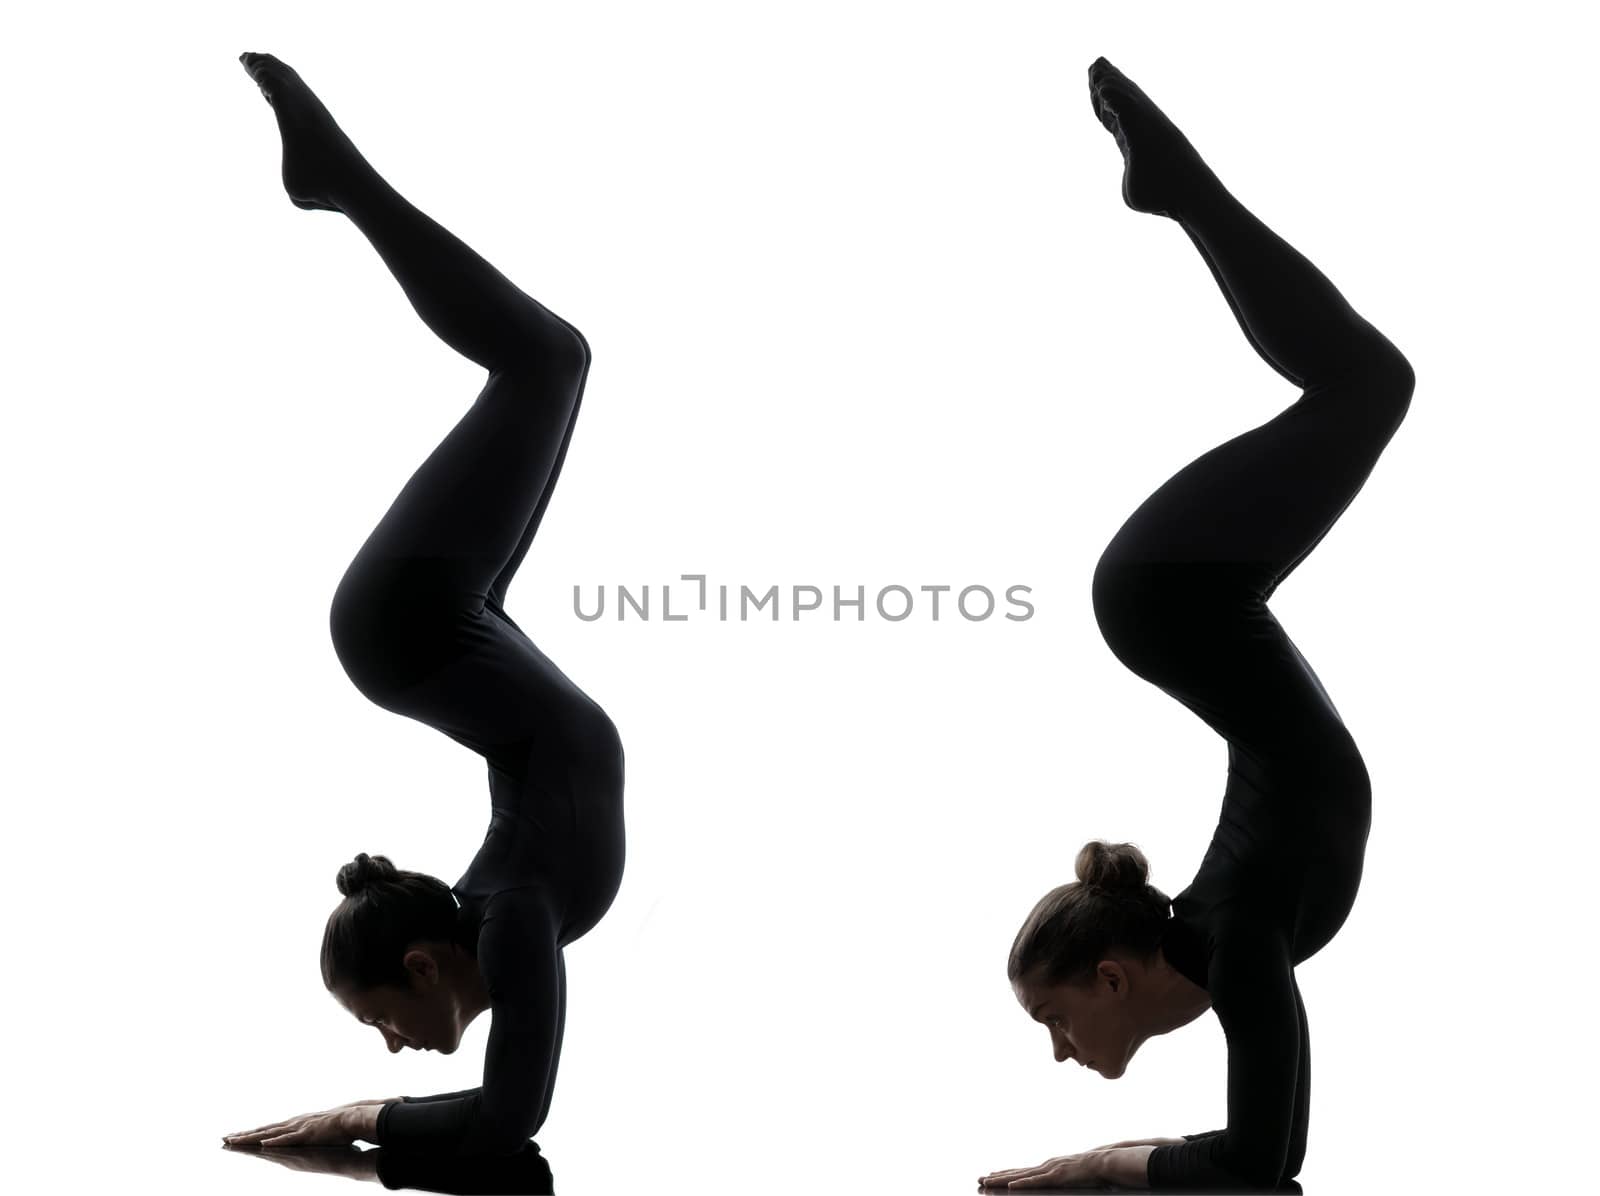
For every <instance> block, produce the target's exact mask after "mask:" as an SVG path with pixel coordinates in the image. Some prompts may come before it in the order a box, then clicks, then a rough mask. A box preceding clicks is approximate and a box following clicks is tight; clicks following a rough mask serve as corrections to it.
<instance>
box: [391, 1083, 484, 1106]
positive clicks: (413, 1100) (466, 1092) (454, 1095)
mask: <svg viewBox="0 0 1600 1196" xmlns="http://www.w3.org/2000/svg"><path fill="white" fill-rule="evenodd" d="M482 1093H483V1088H482V1087H481V1086H480V1087H478V1088H463V1089H462V1090H461V1091H460V1092H440V1093H437V1094H436V1095H434V1096H402V1097H401V1098H400V1099H401V1100H403V1101H405V1102H406V1104H408V1105H425V1104H428V1103H429V1102H430V1101H436V1100H459V1099H460V1098H461V1097H463V1096H479V1095H481V1094H482Z"/></svg>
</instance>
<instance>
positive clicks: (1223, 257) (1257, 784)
mask: <svg viewBox="0 0 1600 1196" xmlns="http://www.w3.org/2000/svg"><path fill="white" fill-rule="evenodd" d="M1090 81H1091V90H1092V91H1093V92H1094V95H1095V100H1096V110H1097V112H1099V113H1100V115H1101V119H1102V120H1103V121H1105V122H1106V123H1107V125H1108V127H1111V128H1112V129H1113V132H1116V133H1117V134H1118V140H1119V144H1120V143H1124V140H1125V137H1124V134H1125V133H1126V134H1127V137H1126V140H1127V141H1130V142H1132V143H1133V148H1134V152H1133V160H1134V162H1135V164H1136V167H1137V169H1138V170H1139V171H1142V172H1143V173H1142V175H1140V176H1139V177H1138V179H1137V180H1135V175H1134V174H1133V173H1131V172H1130V174H1129V175H1128V176H1126V178H1127V179H1128V181H1129V182H1134V181H1137V182H1138V183H1139V184H1142V186H1143V187H1144V189H1145V193H1146V194H1148V195H1153V196H1155V197H1157V198H1158V199H1160V200H1161V201H1162V202H1165V199H1166V196H1165V195H1163V188H1165V189H1167V193H1168V194H1170V198H1171V201H1172V203H1171V206H1172V208H1173V210H1171V211H1167V210H1165V209H1164V208H1161V207H1150V206H1146V207H1144V208H1143V209H1142V210H1156V211H1161V212H1162V214H1163V215H1171V216H1172V217H1173V218H1174V219H1176V220H1177V221H1178V223H1179V225H1180V226H1181V227H1182V228H1183V229H1184V231H1185V232H1186V233H1187V234H1188V235H1189V238H1190V240H1192V241H1193V242H1194V245H1195V247H1196V248H1197V249H1198V250H1199V251H1200V254H1201V256H1202V257H1203V258H1204V259H1205V262H1206V264H1207V266H1209V267H1210V269H1211V273H1212V276H1213V277H1214V278H1215V279H1216V281H1217V285H1218V286H1219V287H1221V289H1222V293H1223V295H1224V297H1225V298H1226V299H1227V301H1228V304H1229V306H1230V307H1231V308H1232V309H1233V312H1234V315H1235V316H1236V317H1237V318H1238V320H1239V325H1240V327H1241V328H1242V329H1243V330H1244V334H1245V337H1246V338H1247V339H1248V340H1249V342H1250V344H1251V345H1252V346H1253V347H1254V348H1255V350H1256V352H1257V353H1259V354H1260V355H1261V357H1262V358H1263V359H1264V360H1265V361H1266V362H1267V364H1269V365H1270V366H1272V367H1273V368H1274V369H1275V370H1277V371H1278V372H1279V373H1280V374H1282V375H1283V376H1284V377H1285V378H1287V379H1289V381H1291V382H1293V383H1294V384H1295V385H1296V386H1299V387H1301V388H1302V389H1303V393H1302V394H1301V395H1300V397H1299V399H1298V400H1296V401H1295V402H1294V403H1293V404H1291V405H1290V406H1289V407H1288V408H1286V409H1285V410H1284V411H1282V412H1281V413H1280V414H1279V415H1277V416H1276V417H1275V418H1273V419H1271V420H1268V421H1267V422H1266V423H1264V424H1262V425H1261V426H1260V427H1257V428H1253V429H1251V430H1250V431H1248V432H1245V433H1244V434H1242V435H1240V436H1236V437H1234V438H1233V439H1232V440H1229V441H1227V442H1226V443H1224V444H1221V445H1219V446H1218V447H1216V448H1214V449H1212V450H1211V451H1210V452H1208V453H1205V454H1204V455H1202V456H1201V457H1199V458H1198V459H1197V460H1195V461H1193V462H1191V463H1190V464H1189V465H1187V466H1185V467H1184V468H1183V469H1181V470H1180V471H1179V472H1178V473H1177V474H1175V475H1174V476H1173V477H1172V478H1171V479H1169V480H1168V481H1167V482H1166V483H1165V484H1163V485H1162V486H1161V487H1160V488H1159V489H1158V490H1156V492H1155V493H1154V494H1152V495H1151V496H1150V497H1149V498H1148V499H1146V500H1145V501H1144V502H1143V503H1142V504H1141V505H1140V506H1139V508H1138V509H1137V510H1136V511H1134V513H1133V514H1132V515H1131V516H1130V517H1129V518H1128V520H1127V522H1126V523H1124V524H1123V526H1122V527H1121V529H1120V530H1119V531H1118V532H1117V533H1116V535H1115V536H1114V537H1113V538H1112V540H1111V543H1110V544H1109V545H1108V546H1107V548H1106V550H1105V552H1104V554H1103V555H1102V556H1101V558H1100V561H1099V565H1098V567H1097V568H1096V570H1095V575H1094V591H1093V592H1094V609H1095V615H1096V618H1097V620H1098V622H1099V624H1100V629H1101V631H1102V633H1103V634H1104V636H1105V639H1106V642H1107V644H1108V645H1109V646H1110V647H1111V649H1112V651H1113V652H1114V653H1115V654H1116V655H1117V657H1118V659H1120V660H1121V661H1122V662H1123V663H1124V664H1125V665H1127V666H1128V668H1130V669H1132V670H1133V671H1134V672H1135V673H1136V674H1138V675H1139V676H1140V677H1143V678H1144V679H1146V680H1147V681H1149V682H1151V683H1152V684H1154V685H1157V686H1159V687H1160V688H1161V689H1162V690H1164V691H1165V692H1166V693H1168V694H1170V695H1171V696H1172V697H1174V698H1176V699H1177V700H1178V701H1180V702H1182V703H1183V704H1184V705H1185V706H1187V707H1188V708H1189V709H1190V710H1192V711H1194V713H1195V714H1197V715H1199V716H1200V718H1202V719H1204V720H1205V721H1206V723H1208V724H1209V725H1210V726H1211V727H1212V728H1213V729H1215V730H1216V731H1217V733H1218V734H1219V735H1221V736H1222V737H1223V738H1224V739H1225V740H1226V741H1227V743H1228V780H1227V788H1226V790H1225V792H1224V795H1223V800H1222V810H1221V816H1220V818H1219V820H1218V825H1217V830H1216V833H1215V835H1214V836H1213V838H1212V841H1211V844H1210V847H1209V848H1208V850H1207V852H1206V854H1205V858H1204V859H1203V860H1202V862H1201V865H1200V868H1199V871H1198V873H1197V875H1196V876H1195V878H1194V880H1193V882H1191V884H1190V885H1189V886H1188V887H1187V888H1186V889H1184V890H1183V892H1181V893H1179V894H1178V896H1177V897H1175V898H1174V899H1173V902H1172V907H1173V917H1172V918H1171V919H1170V920H1169V922H1168V924H1167V927H1166V930H1165V934H1164V940H1163V946H1164V948H1165V950H1166V952H1167V957H1168V959H1169V960H1170V961H1171V962H1172V963H1173V965H1174V966H1175V967H1176V968H1178V970H1179V971H1180V972H1182V973H1183V974H1184V975H1185V976H1187V977H1188V978H1189V979H1190V980H1192V981H1194V982H1195V983H1197V984H1201V985H1203V986H1205V987H1206V988H1207V990H1208V992H1209V993H1210V994H1211V997H1212V1004H1213V1008H1214V1010H1215V1012H1216V1014H1217V1016H1218V1019H1219V1020H1220V1021H1221V1022H1222V1024H1223V1029H1224V1031H1225V1032H1226V1033H1227V1035H1228V1039H1229V1063H1228V1126H1227V1129H1226V1130H1221V1131H1215V1132H1212V1133H1209V1134H1203V1135H1193V1136H1192V1137H1191V1140H1190V1141H1188V1142H1186V1143H1184V1144H1183V1145H1178V1146H1161V1147H1158V1148H1156V1150H1155V1152H1154V1153H1153V1154H1152V1155H1151V1156H1150V1160H1149V1180H1150V1184H1151V1186H1152V1187H1153V1188H1156V1189H1157V1190H1161V1189H1163V1188H1189V1187H1195V1186H1204V1185H1220V1186H1239V1185H1246V1184H1247V1185H1256V1186H1274V1185H1276V1184H1278V1183H1280V1182H1286V1181H1288V1180H1290V1179H1292V1178H1293V1176H1294V1175H1295V1174H1296V1173H1297V1172H1298V1171H1299V1169H1300V1165H1301V1161H1302V1159H1303V1156H1304V1152H1305V1146H1306V1132H1307V1124H1308V1119H1309V1102H1310V1046H1309V1029H1308V1023H1307V1019H1306V1013H1305V1006H1304V1003H1303V1002H1302V1001H1301V999H1300V992H1299V986H1298V984H1297V982H1296V980H1295V977H1294V973H1293V968H1294V966H1295V965H1296V964H1299V963H1301V962H1302V961H1304V960H1305V959H1307V958H1309V957H1310V956H1311V955H1313V954H1315V953H1316V952H1317V951H1318V950H1320V949H1321V948H1322V947H1323V946H1324V945H1325V944H1326V943H1327V942H1328V940H1329V939H1331V938H1332V937H1333V935H1334V934H1335V933H1336V932H1337V931H1338V929H1339V927H1340V926H1341V925H1343V923H1344V921H1345V919H1346V917H1347V916H1348V914H1349V912H1350V909H1351V907H1352V905H1353V903H1354V901H1355V896H1356V891H1357V889H1358V887H1359V885H1360V881H1361V871H1362V862H1363V856H1364V853H1365V848H1366V841H1367V835H1368V830H1369V827H1370V825H1371V798H1372V787H1371V780H1370V778H1369V776H1368V773H1367V770H1366V766H1365V764H1364V762H1363V761H1362V758H1361V754H1360V752H1359V751H1358V750H1357V748H1356V745H1355V741H1354V740H1353V739H1352V738H1351V736H1350V733H1349V731H1348V730H1346V728H1345V726H1344V723H1343V721H1342V720H1341V718H1340V717H1339V714H1338V711H1337V710H1335V708H1334V706H1333V703H1332V701H1330V700H1329V698H1328V695H1327V693H1326V691H1325V690H1324V689H1323V687H1322V684H1321V682H1320V681H1319V680H1318V679H1317V676H1316V674H1315V673H1314V672H1312V670H1311V666H1310V665H1309V664H1307V663H1306V661H1305V658H1304V657H1302V656H1301V655H1300V653H1299V651H1298V650H1297V649H1296V648H1295V646H1294V644H1293V643H1292V642H1291V641H1290V639H1289V637H1288V635H1287V634H1286V633H1285V632H1284V630H1283V628H1282V627H1281V626H1280V625H1279V624H1278V621H1277V619H1275V618H1274V617H1273V615H1272V612H1271V611H1269V610H1268V609H1267V599H1268V598H1269V597H1271V595H1272V593H1273V591H1274V590H1275V589H1276V588H1277V586H1278V585H1279V584H1280V583H1281V582H1282V581H1283V579H1284V578H1286V577H1288V576H1289V574H1290V573H1291V572H1293V571H1294V569H1295V567H1296V566H1297V565H1299V563H1300V562H1301V561H1302V560H1304V559H1305V557H1306V555H1307V554H1308V553H1309V552H1310V551H1311V550H1312V549H1313V548H1315V547H1316V545H1317V544H1318V542H1320V541H1321V539H1322V537H1323V536H1325V535H1326V534H1327V533H1328V530H1329V528H1331V527H1332V526H1333V523H1334V521H1335V520H1337V519H1338V517H1339V515H1340V514H1341V513H1342V512H1343V511H1344V509H1345V507H1346V506H1348V505H1349V503H1350V501H1351V500H1352V499H1353V498H1354V497H1355V495H1356V494H1357V492H1358V491H1359V490H1360V489H1361V487H1362V485H1363V484H1364V483H1365V481H1366V479H1367V476H1368V474H1369V473H1370V472H1371V470H1372V468H1373V465H1374V464H1375V463H1376V461H1377V459H1378V456H1379V454H1380V453H1382V451H1383V449H1384V446H1385V445H1387V444H1388V442H1389V440H1390V438H1391V437H1392V436H1393V435H1394V432H1395V430H1396V429H1397V428H1398V427H1399V425H1400V422H1401V420H1402V418H1403V417H1404V415H1405V413H1406V410H1407V408H1408V406H1409V404H1410V399H1411V393H1412V388H1413V385H1414V382H1415V379H1414V376H1413V374H1412V371H1411V367H1410V365H1409V364H1408V363H1407V361H1406V359H1405V358H1404V357H1403V356H1402V355H1401V354H1400V352H1399V351H1398V350H1397V349H1396V348H1395V347H1394V346H1393V345H1392V344H1390V342H1389V341H1388V340H1387V339H1386V338H1385V337H1384V336H1383V335H1382V334H1381V333H1380V332H1378V331H1377V330H1376V329H1375V328H1373V327H1372V325H1370V324H1368V323H1367V322H1366V321H1365V320H1363V319H1362V318H1361V317H1360V316H1359V315H1357V314H1356V313H1355V311H1353V310H1352V309H1351V307H1350V305H1349V304H1348V303H1346V302H1345V300H1344V298H1343V297H1342V296H1341V295H1340V294H1339V292H1338V291H1337V290H1335V289H1334V286H1333V284H1332V283H1331V282H1329V281H1328V279H1327V278H1325V277H1324V276H1323V275H1322V274H1321V273H1320V272H1319V271H1318V270H1317V268H1316V267H1315V266H1313V265H1312V264H1311V263H1310V262H1308V261H1307V260H1306V259H1305V258H1304V257H1302V256H1301V255H1300V254H1299V253H1297V252H1296V251H1295V250H1294V249H1293V248H1292V247H1291V246H1290V245H1288V244H1287V243H1286V242H1284V241H1283V240H1282V239H1281V238H1280V237H1278V236H1277V235H1276V234H1274V233H1273V232H1272V230H1271V229H1269V228H1267V227H1266V226H1265V225H1264V224H1262V223H1261V221H1259V220H1257V219H1256V218H1255V217H1254V216H1253V215H1251V213H1250V212H1248V211H1247V210H1246V209H1245V208H1244V206H1243V205H1242V204H1241V203H1239V201H1238V200H1236V199H1235V198H1234V197H1233V196H1232V195H1230V194H1229V193H1228V192H1227V190H1226V189H1225V188H1224V187H1223V186H1222V184H1221V182H1220V181H1218V180H1217V179H1216V178H1215V176H1214V175H1212V174H1211V173H1210V171H1209V169H1208V168H1206V167H1205V166H1204V165H1203V163H1199V162H1198V161H1197V160H1190V159H1189V158H1188V155H1189V154H1190V153H1192V147H1189V146H1187V143H1186V142H1185V143H1184V144H1183V146H1182V147H1181V149H1180V148H1173V143H1172V142H1170V141H1168V142H1163V141H1162V140H1161V139H1160V138H1159V137H1156V138H1154V139H1153V140H1152V139H1151V138H1150V137H1149V136H1148V134H1149V132H1150V130H1153V129H1158V128H1159V126H1160V123H1161V119H1164V118H1161V119H1158V118H1157V116H1156V115H1155V110H1153V109H1150V108H1145V107H1143V103H1144V101H1145V100H1146V99H1147V97H1144V96H1143V93H1142V92H1140V91H1139V90H1138V89H1137V88H1136V87H1135V86H1134V85H1132V84H1130V83H1128V81H1127V80H1126V78H1125V76H1122V75H1121V74H1120V72H1117V71H1116V70H1115V68H1114V67H1111V66H1110V65H1109V64H1107V63H1105V61H1104V60H1103V59H1102V60H1100V61H1099V62H1098V63H1096V65H1095V66H1094V67H1093V68H1091V72H1090ZM1102 99H1105V100H1107V101H1109V103H1110V104H1111V106H1112V107H1113V108H1120V110H1121V112H1122V113H1123V114H1124V118H1123V127H1122V128H1120V129H1119V128H1118V127H1117V125H1118V118H1117V117H1116V114H1115V113H1114V112H1102V111H1101V108H1100V105H1101V100H1102ZM1135 122H1137V123H1135ZM1129 126H1132V127H1131V128H1130V127H1129ZM1140 132H1143V133H1145V134H1147V136H1146V139H1145V142H1144V145H1145V147H1146V150H1145V158H1144V160H1143V161H1141V159H1140V145H1139V143H1138V137H1137V136H1136V134H1137V133H1140ZM1152 145H1153V146H1155V152H1151V151H1150V149H1149V147H1150V146H1152ZM1163 147H1166V148H1163ZM1125 153H1126V148H1125ZM1186 163H1187V165H1186ZM1165 175H1170V176H1171V177H1172V179H1174V180H1177V181H1174V182H1172V183H1167V182H1165V181H1163V180H1164V176H1165ZM1151 180H1156V181H1155V182H1154V183H1152V182H1151ZM1129 182H1125V190H1124V194H1125V196H1129V202H1130V203H1133V202H1134V199H1135V198H1139V197H1140V194H1139V188H1138V187H1135V188H1134V195H1131V196H1130V195H1129V189H1128V188H1129ZM1135 206H1138V205H1135Z"/></svg>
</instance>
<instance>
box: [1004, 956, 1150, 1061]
mask: <svg viewBox="0 0 1600 1196" xmlns="http://www.w3.org/2000/svg"><path fill="white" fill-rule="evenodd" d="M1012 990H1013V991H1014V992H1015V993H1016V995H1017V1001H1018V1002H1019V1003H1020V1004H1021V1005H1022V1007H1023V1009H1025V1010H1027V1012H1028V1016H1029V1017H1031V1018H1033V1020H1034V1021H1036V1022H1038V1023H1039V1024H1040V1025H1042V1026H1044V1027H1045V1029H1046V1030H1048V1031H1049V1032H1050V1047H1051V1051H1052V1053H1053V1054H1054V1055H1055V1059H1056V1062H1057V1063H1065V1062H1067V1061H1068V1060H1069V1059H1070V1060H1072V1061H1073V1062H1075V1063H1077V1064H1079V1065H1080V1066H1082V1067H1088V1068H1092V1069H1093V1070H1094V1071H1097V1072H1099V1073H1100V1074H1101V1075H1102V1076H1104V1077H1105V1078H1106V1079H1108V1080H1115V1079H1117V1078H1118V1077H1119V1076H1121V1075H1122V1073H1123V1072H1124V1071H1126V1070H1127V1065H1128V1055H1129V1050H1128V1046H1129V1043H1130V1042H1131V1041H1132V1038H1133V1036H1132V1034H1131V1033H1129V1032H1128V1027H1127V1025H1126V1016H1125V1015H1126V1010H1125V1009H1124V1008H1123V1006H1124V1004H1125V1002H1124V1001H1123V1000H1122V997H1123V995H1124V994H1126V992H1127V977H1126V976H1125V975H1124V974H1123V971H1122V966H1121V965H1120V964H1118V963H1116V962H1115V961H1112V960H1107V961H1104V962H1102V963H1101V964H1100V967H1099V970H1098V971H1097V972H1096V974H1095V976H1094V978H1093V980H1092V981H1091V982H1090V983H1088V984H1070V983H1067V982H1056V983H1053V984H1052V983H1048V982H1044V981H1042V980H1041V979H1040V978H1039V977H1037V976H1034V977H1024V978H1023V979H1021V980H1018V981H1017V982H1016V984H1014V985H1013V986H1012Z"/></svg>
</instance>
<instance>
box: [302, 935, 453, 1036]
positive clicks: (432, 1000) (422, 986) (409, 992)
mask: <svg viewBox="0 0 1600 1196" xmlns="http://www.w3.org/2000/svg"><path fill="white" fill-rule="evenodd" d="M407 959H408V963H409V959H410V957H409V956H408V957H407ZM408 974H409V976H410V984H409V985H408V986H406V987H404V988H401V987H399V986H397V985H389V984H384V985H379V986H378V987H377V988H369V989H355V988H349V987H340V988H338V989H336V990H335V992H334V994H333V995H334V998H335V999H336V1000H337V1001H338V1002H339V1004H341V1005H343V1006H344V1007H345V1008H346V1009H347V1010H349V1011H350V1014H351V1016H352V1017H354V1018H355V1019H356V1020H357V1021H358V1022H360V1023H361V1024H362V1025H366V1026H374V1027H376V1028H377V1030H378V1032H379V1033H380V1034H382V1035H383V1041H384V1045H385V1046H387V1047H388V1048H389V1050H390V1051H391V1052H398V1051H402V1050H405V1049H407V1048H410V1049H411V1050H416V1051H438V1052H439V1053H440V1054H442V1055H448V1054H450V1053H452V1052H453V1051H454V1050H455V1049H456V1047H458V1046H459V1045H460V1044H461V1031H460V1028H459V1027H458V1026H457V1025H456V1019H455V1018H454V1016H452V1005H451V1003H450V1000H449V993H448V992H447V991H446V990H445V986H444V984H443V983H442V978H441V977H440V976H439V973H438V972H437V970H433V971H432V972H431V975H429V974H419V973H418V972H417V971H415V970H409V969H408Z"/></svg>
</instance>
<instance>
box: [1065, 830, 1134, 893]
mask: <svg viewBox="0 0 1600 1196" xmlns="http://www.w3.org/2000/svg"><path fill="white" fill-rule="evenodd" d="M1076 871H1077V874H1078V879H1079V880H1080V881H1081V882H1082V883H1084V884H1086V885H1091V886H1093V887H1094V888H1097V889H1103V890H1105V891H1106V892H1111V893H1122V892H1138V891H1140V890H1142V889H1143V888H1144V887H1145V885H1147V884H1149V883H1150V861H1149V860H1147V859H1145V858H1144V852H1142V851H1140V850H1139V849H1138V848H1137V847H1135V846H1134V845H1133V844H1132V843H1107V842H1106V841H1105V840H1104V839H1094V840H1091V841H1090V842H1088V843H1085V844H1084V845H1083V847H1082V848H1081V849H1080V850H1079V851H1078V859H1077V864H1076Z"/></svg>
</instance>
